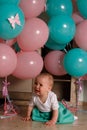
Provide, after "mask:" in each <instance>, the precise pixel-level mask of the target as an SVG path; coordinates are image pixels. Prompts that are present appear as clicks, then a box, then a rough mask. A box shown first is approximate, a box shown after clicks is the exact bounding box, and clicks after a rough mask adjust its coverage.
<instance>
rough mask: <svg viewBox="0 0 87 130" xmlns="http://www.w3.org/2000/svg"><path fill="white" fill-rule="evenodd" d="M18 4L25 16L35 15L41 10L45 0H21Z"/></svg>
mask: <svg viewBox="0 0 87 130" xmlns="http://www.w3.org/2000/svg"><path fill="white" fill-rule="evenodd" d="M19 6H20V8H21V9H22V10H23V12H24V15H25V18H32V17H37V16H39V15H40V14H41V13H42V12H43V9H44V7H45V0H21V1H20V4H19Z"/></svg>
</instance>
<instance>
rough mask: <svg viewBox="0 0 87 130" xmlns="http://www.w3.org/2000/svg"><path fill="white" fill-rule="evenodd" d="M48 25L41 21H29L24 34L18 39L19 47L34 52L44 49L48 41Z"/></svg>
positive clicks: (34, 19)
mask: <svg viewBox="0 0 87 130" xmlns="http://www.w3.org/2000/svg"><path fill="white" fill-rule="evenodd" d="M48 36H49V29H48V26H47V24H46V23H45V22H44V21H43V20H41V19H39V18H32V19H30V20H27V21H26V23H25V26H24V29H23V31H22V33H20V34H19V36H18V37H17V42H18V45H19V47H20V48H21V49H22V50H24V51H34V50H37V49H39V48H40V47H42V46H43V45H44V44H45V43H46V41H47V40H48Z"/></svg>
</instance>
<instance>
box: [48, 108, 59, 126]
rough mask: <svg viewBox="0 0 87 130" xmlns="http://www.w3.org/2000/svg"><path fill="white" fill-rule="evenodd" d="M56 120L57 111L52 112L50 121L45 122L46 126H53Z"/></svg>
mask: <svg viewBox="0 0 87 130" xmlns="http://www.w3.org/2000/svg"><path fill="white" fill-rule="evenodd" d="M57 119H58V110H53V113H52V119H51V120H49V121H48V122H46V125H49V126H50V125H55V124H56V122H57Z"/></svg>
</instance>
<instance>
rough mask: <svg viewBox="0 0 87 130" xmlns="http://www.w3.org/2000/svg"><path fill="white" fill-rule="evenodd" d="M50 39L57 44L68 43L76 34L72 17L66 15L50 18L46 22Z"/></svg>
mask: <svg viewBox="0 0 87 130" xmlns="http://www.w3.org/2000/svg"><path fill="white" fill-rule="evenodd" d="M48 27H49V32H50V34H49V35H50V37H51V38H52V39H53V40H54V41H55V42H57V43H60V44H66V43H69V42H70V41H71V40H72V39H73V37H74V36H75V32H76V25H75V22H74V20H73V18H72V17H70V16H68V15H58V16H54V17H51V19H50V20H49V21H48Z"/></svg>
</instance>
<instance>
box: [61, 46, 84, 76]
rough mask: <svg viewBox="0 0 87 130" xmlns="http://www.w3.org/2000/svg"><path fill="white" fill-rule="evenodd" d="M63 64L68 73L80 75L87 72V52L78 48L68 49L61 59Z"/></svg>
mask: <svg viewBox="0 0 87 130" xmlns="http://www.w3.org/2000/svg"><path fill="white" fill-rule="evenodd" d="M63 65H64V68H65V70H66V72H67V73H68V74H70V75H71V76H74V77H80V76H83V75H85V74H86V73H87V52H86V51H85V50H83V49H80V48H75V49H72V50H70V51H68V52H67V53H66V54H65V56H64V59H63Z"/></svg>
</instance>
